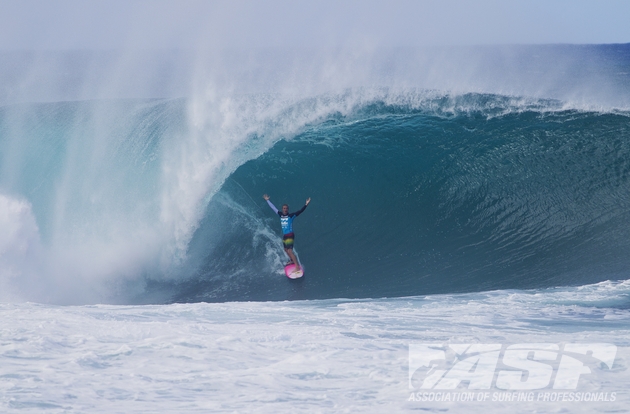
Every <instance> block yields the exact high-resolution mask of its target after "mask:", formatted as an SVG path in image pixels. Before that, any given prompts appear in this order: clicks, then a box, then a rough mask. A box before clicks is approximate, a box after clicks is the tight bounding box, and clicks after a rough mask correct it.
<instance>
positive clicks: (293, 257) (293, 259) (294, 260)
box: [284, 249, 300, 272]
mask: <svg viewBox="0 0 630 414" xmlns="http://www.w3.org/2000/svg"><path fill="white" fill-rule="evenodd" d="M284 251H285V252H287V254H288V255H289V257H290V258H291V260H292V261H293V263H295V271H296V272H297V271H298V270H300V264H299V263H298V261H297V258H296V257H295V253H293V249H284Z"/></svg>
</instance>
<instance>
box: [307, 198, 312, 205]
mask: <svg viewBox="0 0 630 414" xmlns="http://www.w3.org/2000/svg"><path fill="white" fill-rule="evenodd" d="M310 202H311V198H310V197H309V198H307V199H306V205H307V206H308V203H310Z"/></svg>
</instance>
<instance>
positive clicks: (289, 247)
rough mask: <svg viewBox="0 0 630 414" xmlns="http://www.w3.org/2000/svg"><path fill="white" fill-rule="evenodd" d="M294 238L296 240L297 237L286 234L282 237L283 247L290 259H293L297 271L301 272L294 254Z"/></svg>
mask: <svg viewBox="0 0 630 414" xmlns="http://www.w3.org/2000/svg"><path fill="white" fill-rule="evenodd" d="M294 238H295V235H294V234H293V233H288V234H285V235H284V236H283V237H282V245H283V246H284V251H285V252H286V253H287V255H288V256H289V258H290V259H291V262H293V263H294V264H295V269H296V270H300V264H299V263H298V261H297V259H296V258H295V254H294V253H293V239H294Z"/></svg>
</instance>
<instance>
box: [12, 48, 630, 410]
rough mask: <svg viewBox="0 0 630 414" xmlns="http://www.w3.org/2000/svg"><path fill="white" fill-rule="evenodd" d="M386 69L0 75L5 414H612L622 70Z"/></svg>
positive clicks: (626, 289) (628, 294)
mask: <svg viewBox="0 0 630 414" xmlns="http://www.w3.org/2000/svg"><path fill="white" fill-rule="evenodd" d="M388 53H389V54H387V53H385V54H383V55H380V56H379V57H378V58H374V56H371V57H370V58H369V59H364V58H357V57H356V56H354V57H351V58H349V60H348V59H345V58H342V57H341V55H334V54H333V55H332V57H331V56H328V57H329V58H331V61H333V62H336V64H332V63H331V61H328V62H327V63H326V64H328V65H329V66H326V65H324V67H323V68H322V67H321V66H320V67H318V68H317V70H316V69H312V68H311V67H312V66H313V65H311V63H312V62H313V61H308V59H307V62H306V63H304V62H302V61H301V60H300V59H302V58H303V57H299V59H298V58H297V57H295V56H293V57H292V58H290V57H285V58H284V60H281V59H278V56H277V55H273V54H272V56H264V57H262V58H261V57H260V56H259V55H252V56H253V57H252V56H249V57H250V60H249V64H250V65H251V66H252V68H250V69H251V71H252V72H256V73H257V74H260V78H258V77H257V76H254V75H253V74H252V72H248V71H245V70H244V69H243V66H242V65H241V64H240V63H238V62H241V61H242V60H243V59H242V58H243V56H241V55H239V54H238V53H237V54H228V55H227V56H223V59H222V62H224V63H223V65H225V67H224V68H218V67H217V66H213V65H217V63H216V61H214V60H211V61H208V62H210V63H208V62H202V63H199V62H196V64H197V65H200V66H197V67H196V68H195V69H194V70H193V69H186V70H182V69H177V68H175V66H168V65H167V67H165V68H161V71H162V72H164V73H171V74H172V73H176V74H177V78H178V79H181V78H186V79H192V81H191V82H192V84H193V86H194V88H193V89H194V90H195V92H194V93H190V94H181V93H179V92H176V93H171V92H172V91H171V92H168V91H167V88H166V87H165V86H164V83H160V84H159V86H156V87H155V88H154V89H153V93H145V92H146V91H140V90H139V89H137V90H136V89H134V85H133V82H130V83H125V82H124V81H120V84H119V85H118V86H119V87H120V88H119V89H116V87H115V86H116V85H114V86H112V85H111V84H108V87H107V88H104V89H100V88H99V87H100V85H102V82H101V81H102V80H103V77H104V76H105V75H104V73H105V72H106V70H107V69H108V68H106V67H105V68H103V67H104V66H106V65H104V64H103V62H109V59H113V58H112V57H111V56H105V57H103V56H98V58H94V57H91V56H90V55H89V54H84V55H81V54H79V55H77V54H76V53H75V54H73V53H70V54H60V55H59V56H53V57H50V56H47V57H45V58H42V57H39V60H38V59H34V60H33V59H31V57H29V56H27V55H19V54H13V55H6V54H5V56H4V57H5V58H6V59H5V60H4V61H5V62H7V61H10V62H13V66H11V65H5V66H3V67H0V104H1V106H0V229H2V231H1V232H0V314H1V315H2V318H1V320H2V322H0V361H1V363H0V396H1V399H0V404H1V407H2V411H4V412H47V413H80V412H103V413H110V412H125V413H129V412H138V413H140V412H359V411H361V412H383V411H384V410H395V411H401V412H402V411H415V410H424V411H429V412H442V411H452V412H488V411H491V412H505V411H506V410H515V411H519V412H611V411H619V412H621V411H624V410H626V409H627V408H624V407H627V406H628V403H629V402H630V397H629V396H628V393H627V391H626V390H627V389H628V388H629V385H630V376H629V375H628V369H627V368H628V367H627V364H628V357H629V353H628V350H629V349H630V348H629V346H630V345H629V344H628V342H629V338H630V335H629V333H630V332H629V331H630V323H629V322H628V320H629V317H630V285H629V284H628V268H629V267H630V254H629V253H630V228H629V227H628V224H627V223H628V222H629V219H630V213H629V211H630V210H629V207H630V205H629V204H630V202H629V201H628V200H629V198H628V195H629V190H630V99H629V97H630V52H629V48H628V45H599V46H539V47H534V46H532V47H520V48H513V49H506V48H501V47H497V48H494V49H493V48H481V49H479V48H477V49H475V48H472V49H470V48H469V49H461V50H460V49H455V50H453V49H448V50H446V51H443V50H430V51H424V52H422V53H417V54H411V53H409V51H403V52H400V51H394V52H391V51H390V52H388ZM427 55H428V56H429V57H427ZM214 57H215V58H216V56H214ZM170 58H172V56H171V57H170ZM320 58H321V56H317V57H316V59H315V60H316V61H318V60H319V59H320ZM333 58H334V59H333ZM90 59H92V60H90ZM292 59H293V60H292ZM344 59H345V60H344ZM113 60H114V61H116V59H113ZM167 60H168V59H167ZM173 60H176V61H177V62H178V65H180V66H181V67H188V66H186V65H185V64H183V63H182V60H185V58H184V57H182V56H181V55H177V56H176V59H173ZM51 61H54V62H56V63H55V64H54V65H53V64H51V63H50V62H51ZM472 61H474V65H473V64H472V63H471V62H472ZM42 62H43V63H42ZM86 62H91V63H90V64H86ZM95 62H96V63H95ZM225 62H227V63H225ZM235 62H237V63H235ZM270 62H276V63H275V65H276V66H274V67H275V68H277V71H274V70H272V69H270V67H269V65H271V63H270ZM278 62H280V63H278ZM296 62H297V63H296ZM299 62H302V63H299ZM430 62H438V63H430ZM463 62H467V63H469V65H467V66H466V67H465V68H464V69H461V68H462V65H461V63H463ZM119 63H120V62H119ZM37 65H40V66H41V67H54V66H57V67H58V68H62V69H60V70H59V72H58V73H57V72H55V71H54V70H51V73H48V74H46V76H47V77H48V78H47V79H46V81H45V82H44V81H41V79H40V77H41V76H42V75H41V73H39V71H38V70H36V69H39V68H38V66H37ZM300 65H302V66H300ZM180 66H177V67H180ZM199 67H202V68H203V69H204V70H205V72H204V71H201V72H203V73H202V74H200V69H199ZM366 67H367V69H366ZM472 67H474V70H473V69H472ZM20 68H21V69H20ZM25 68H30V70H31V71H30V72H28V71H25ZM86 68H87V69H86ZM228 68H237V70H235V71H234V73H232V72H230V71H229V70H228ZM309 68H310V69H309ZM260 69H262V74H261V70H260ZM438 69H439V70H438ZM130 70H131V69H130ZM178 70H179V72H178ZM68 71H70V73H72V76H70V75H68ZM73 71H77V72H76V73H73ZM318 71H319V72H318ZM22 72H26V73H27V74H26V75H23V74H22ZM157 72H160V71H159V70H158V71H157ZM162 72H160V73H162ZM438 72H439V74H438ZM117 73H120V72H117ZM131 75H133V76H137V75H138V73H130V74H128V76H129V77H130V79H131V78H132V77H133V76H131ZM21 76H22V77H21ZM121 76H122V75H121ZM126 76H127V75H126ZM281 78H282V80H279V79H281ZM541 78H542V79H541ZM69 79H70V80H69ZM72 79H75V80H76V79H79V81H77V82H79V84H75V83H73V81H72ZM261 79H264V81H262V80H261ZM237 80H238V82H237ZM156 84H157V82H156ZM16 85H17V86H16ZM171 86H172V85H171ZM180 86H181V85H179V86H172V87H173V88H174V89H173V90H175V89H177V87H180ZM188 86H190V85H188ZM188 86H187V87H188ZM16 89H19V91H16ZM182 95H185V96H182ZM264 193H267V194H269V195H270V196H271V199H272V201H273V202H274V203H275V204H276V205H281V204H282V203H288V204H289V205H290V206H291V210H292V211H295V210H297V209H299V208H300V207H301V206H302V203H303V202H304V200H305V199H306V198H308V197H311V198H312V202H311V204H310V205H309V207H308V208H307V209H306V210H305V212H304V213H303V214H302V215H300V216H299V217H298V218H297V219H296V221H295V223H294V227H295V231H296V235H297V237H296V253H297V254H298V257H299V258H300V260H301V261H302V262H303V264H304V266H305V269H306V272H305V277H304V278H303V279H300V280H295V281H292V280H288V279H287V278H286V277H285V276H284V273H283V270H282V266H283V264H284V263H285V261H286V255H285V253H284V252H283V250H282V247H281V241H280V226H279V223H278V220H277V217H274V214H273V213H272V212H271V210H270V209H269V208H268V207H267V205H266V203H265V201H264V200H263V198H262V195H263V194H264ZM475 350H477V351H475ZM519 352H520V354H519ZM429 354H430V355H431V359H429V360H427V361H425V360H424V359H425V358H428V357H427V355H429ZM518 355H521V356H518ZM442 356H443V357H442ZM517 356H518V357H517ZM493 358H494V359H493ZM471 361H473V362H474V361H477V362H476V363H473V362H471ZM510 361H512V362H510ZM515 361H516V362H515ZM458 364H460V365H458ZM462 364H463V365H462ZM465 364H470V365H465ZM462 366H468V369H466V370H464V369H463V368H461V367H462ZM440 372H441V373H442V374H439V375H438V374H436V373H440ZM436 375H438V376H436ZM438 377H439V378H438ZM453 378H455V379H453ZM567 378H573V380H569V379H567ZM449 381H450V382H449ZM484 381H485V382H484ZM563 381H564V382H563ZM572 381H573V382H572ZM427 384H432V385H427ZM519 392H520V393H521V395H520V396H519V394H518V393H519ZM438 394H439V396H438ZM545 394H546V395H545ZM512 398H515V399H517V400H518V399H519V398H521V400H519V401H516V400H514V401H513V400H512ZM528 398H529V399H528Z"/></svg>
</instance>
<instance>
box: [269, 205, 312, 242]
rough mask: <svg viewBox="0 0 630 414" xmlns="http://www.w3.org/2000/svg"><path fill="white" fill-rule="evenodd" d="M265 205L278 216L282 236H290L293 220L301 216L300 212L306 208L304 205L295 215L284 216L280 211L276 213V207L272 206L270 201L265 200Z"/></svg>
mask: <svg viewBox="0 0 630 414" xmlns="http://www.w3.org/2000/svg"><path fill="white" fill-rule="evenodd" d="M267 204H269V207H271V209H272V210H273V211H274V212H275V213H276V214H277V215H279V216H280V225H281V226H282V234H291V233H293V220H294V219H295V218H296V217H297V216H299V215H300V214H302V212H303V211H304V209H305V208H306V204H305V205H304V207H302V208H301V209H300V210H298V211H296V212H295V213H289V214H287V215H284V214H282V212H281V211H278V209H277V208H276V206H274V205H273V203H272V202H271V201H270V200H267Z"/></svg>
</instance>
